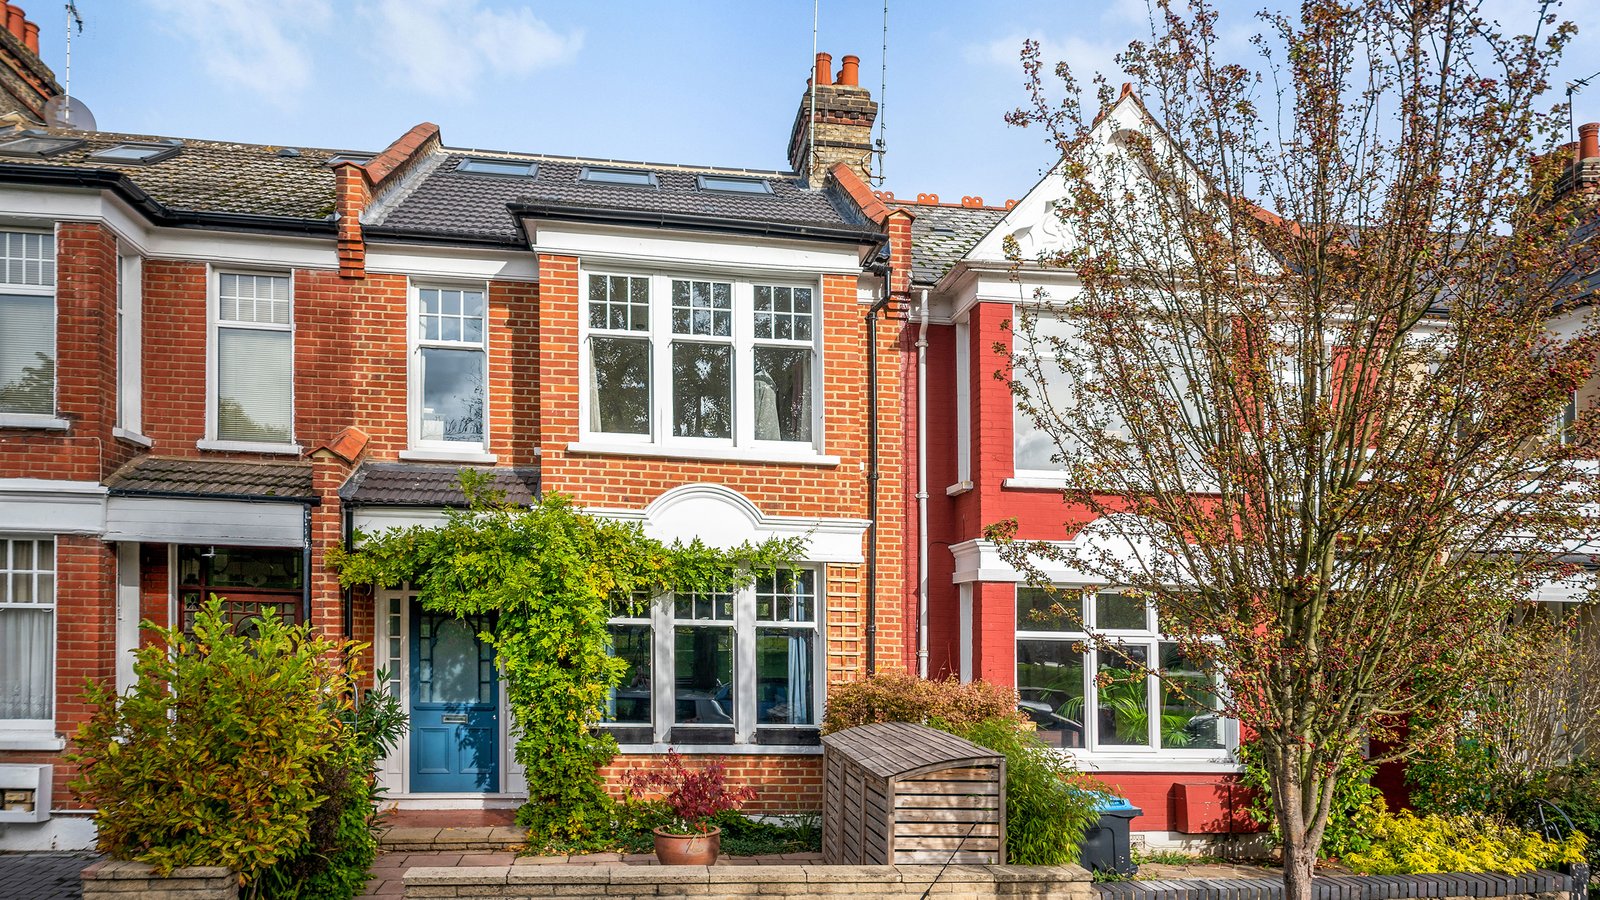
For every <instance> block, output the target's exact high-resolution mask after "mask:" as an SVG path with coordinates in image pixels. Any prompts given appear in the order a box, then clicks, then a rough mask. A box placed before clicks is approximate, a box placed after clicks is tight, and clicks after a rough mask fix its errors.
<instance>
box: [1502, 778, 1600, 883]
mask: <svg viewBox="0 0 1600 900" xmlns="http://www.w3.org/2000/svg"><path fill="white" fill-rule="evenodd" d="M1540 801H1543V802H1545V803H1551V804H1554V805H1555V806H1556V807H1558V808H1559V809H1560V810H1561V812H1562V813H1563V814H1564V815H1566V817H1567V818H1568V819H1570V820H1572V824H1573V826H1574V827H1576V828H1577V829H1578V831H1579V832H1581V833H1582V834H1583V835H1584V837H1585V838H1587V839H1588V846H1587V848H1586V849H1585V851H1584V855H1585V856H1586V858H1587V859H1588V862H1589V870H1590V871H1592V872H1600V756H1590V757H1586V758H1584V759H1580V760H1578V761H1577V762H1574V763H1571V764H1569V765H1565V766H1559V767H1557V768H1554V769H1548V770H1546V771H1544V772H1541V773H1539V774H1538V775H1536V776H1534V778H1533V779H1532V780H1531V781H1530V782H1529V783H1528V784H1527V785H1525V786H1524V787H1522V788H1520V789H1518V790H1515V791H1512V792H1510V795H1509V797H1508V798H1507V799H1506V801H1505V807H1506V813H1507V814H1508V815H1509V816H1510V817H1511V818H1512V820H1513V821H1516V822H1521V823H1523V824H1525V825H1528V826H1533V825H1534V824H1535V823H1537V822H1538V821H1539V816H1540V812H1541V809H1540ZM1543 813H1544V815H1545V816H1546V817H1547V818H1557V819H1559V817H1557V816H1554V815H1553V813H1551V812H1550V810H1549V808H1548V807H1546V808H1544V809H1543ZM1562 824H1565V823H1562Z"/></svg>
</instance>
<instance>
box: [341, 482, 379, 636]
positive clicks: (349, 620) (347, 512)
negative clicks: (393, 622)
mask: <svg viewBox="0 0 1600 900" xmlns="http://www.w3.org/2000/svg"><path fill="white" fill-rule="evenodd" d="M339 506H340V510H339V511H340V513H342V517H343V519H344V524H343V531H344V535H343V537H344V551H345V552H346V553H349V552H350V551H351V550H354V549H355V537H354V535H352V534H351V531H352V530H353V529H354V528H355V510H354V509H353V508H352V507H351V505H350V503H349V502H344V503H340V504H339ZM354 590H355V589H354V588H347V587H342V586H341V587H340V588H339V594H340V597H339V599H340V600H341V601H343V605H344V639H345V640H347V641H348V640H350V639H351V638H353V637H355V627H356V626H355V617H356V614H355V596H354V594H353V593H352V591H354ZM374 615H376V610H374ZM373 653H374V654H376V653H377V650H376V649H374V650H373ZM373 668H377V665H376V662H374V665H373Z"/></svg>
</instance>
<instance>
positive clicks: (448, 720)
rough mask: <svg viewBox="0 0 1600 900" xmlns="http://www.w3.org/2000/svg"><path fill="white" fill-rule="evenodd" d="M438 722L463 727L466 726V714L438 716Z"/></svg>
mask: <svg viewBox="0 0 1600 900" xmlns="http://www.w3.org/2000/svg"><path fill="white" fill-rule="evenodd" d="M439 721H440V722H443V723H444V724H446V725H465V724H467V715H466V713H459V714H454V715H452V714H446V715H442V716H440V717H439Z"/></svg>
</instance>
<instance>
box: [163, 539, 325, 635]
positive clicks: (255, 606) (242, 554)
mask: <svg viewBox="0 0 1600 900" xmlns="http://www.w3.org/2000/svg"><path fill="white" fill-rule="evenodd" d="M304 563H305V560H304V557H303V555H302V552H301V551H300V550H298V549H289V548H282V549H280V548H271V547H199V546H181V547H179V548H178V607H179V609H180V611H181V615H182V620H181V625H182V627H183V630H184V631H185V632H189V631H192V630H193V629H194V623H195V617H196V616H197V615H198V613H199V612H200V606H201V604H202V603H204V602H206V601H207V600H210V599H211V597H212V595H213V594H214V595H216V596H218V597H220V598H222V608H223V612H224V614H225V615H226V616H227V617H228V620H229V621H230V622H232V623H233V624H234V627H235V628H237V629H239V631H240V632H241V633H245V634H248V633H251V632H252V631H253V626H252V625H251V620H253V619H256V618H258V617H260V616H261V614H262V613H263V612H264V611H266V610H267V609H269V608H270V609H273V610H276V611H277V613H278V618H279V619H280V620H281V621H283V622H288V623H291V624H294V623H299V622H300V621H302V619H303V616H302V615H301V612H302V611H303V609H304V602H305V581H304V578H305V574H304Z"/></svg>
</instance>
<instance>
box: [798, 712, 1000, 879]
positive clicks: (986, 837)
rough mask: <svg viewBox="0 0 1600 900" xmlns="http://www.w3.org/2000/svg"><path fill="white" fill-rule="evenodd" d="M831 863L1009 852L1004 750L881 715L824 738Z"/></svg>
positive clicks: (992, 860)
mask: <svg viewBox="0 0 1600 900" xmlns="http://www.w3.org/2000/svg"><path fill="white" fill-rule="evenodd" d="M822 759H823V770H824V773H825V778H824V787H823V801H822V859H823V862H825V863H828V864H830V865H884V864H890V863H893V864H934V865H941V864H943V863H946V862H952V863H962V864H978V865H981V864H1001V863H1004V862H1005V861H1006V802H1005V784H1006V759H1005V757H1004V756H1001V755H1000V754H998V753H995V752H994V751H992V750H986V749H984V748H982V747H979V746H978V745H977V744H974V743H972V742H970V741H964V740H962V739H961V738H958V737H956V736H955V735H951V734H945V733H944V732H942V731H936V730H934V729H932V728H927V727H925V726H922V725H913V724H910V723H908V722H880V723H878V724H875V725H863V726H861V727H860V728H850V729H847V730H845V731H840V732H836V733H834V734H830V735H828V736H826V737H824V738H823V739H822Z"/></svg>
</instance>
